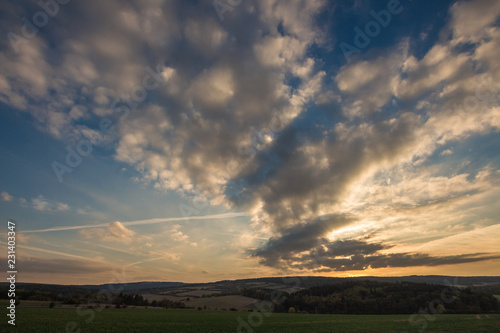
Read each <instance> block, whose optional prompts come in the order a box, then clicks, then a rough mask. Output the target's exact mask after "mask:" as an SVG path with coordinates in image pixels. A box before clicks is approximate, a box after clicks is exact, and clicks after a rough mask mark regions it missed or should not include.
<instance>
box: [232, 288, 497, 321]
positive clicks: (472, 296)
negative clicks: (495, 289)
mask: <svg viewBox="0 0 500 333" xmlns="http://www.w3.org/2000/svg"><path fill="white" fill-rule="evenodd" d="M272 292H273V291H272V290H271V289H264V288H251V289H243V290H242V292H241V293H242V295H244V296H247V297H252V298H256V299H260V300H270V299H271V293H272ZM274 293H276V291H275V292H274ZM441 299H445V300H446V302H443V301H440V302H437V303H438V305H437V306H439V307H440V308H439V312H440V313H461V314H466V313H499V312H500V308H499V302H498V300H497V299H496V298H495V297H494V296H493V295H491V294H487V293H484V292H479V291H474V290H472V289H470V288H465V289H458V288H452V287H446V286H443V285H434V284H426V283H414V282H399V283H384V282H376V281H348V282H343V283H338V284H332V285H324V286H317V287H311V288H307V289H303V290H300V291H297V292H295V293H292V294H291V295H285V297H284V302H281V304H276V305H275V311H276V312H289V311H290V310H291V309H292V308H293V311H290V312H301V313H319V314H412V313H418V312H419V311H423V309H428V308H429V304H431V302H433V301H435V300H438V301H439V300H441Z"/></svg>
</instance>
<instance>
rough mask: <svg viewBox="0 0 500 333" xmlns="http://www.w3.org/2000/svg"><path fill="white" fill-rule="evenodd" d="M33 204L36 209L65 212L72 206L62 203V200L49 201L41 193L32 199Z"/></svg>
mask: <svg viewBox="0 0 500 333" xmlns="http://www.w3.org/2000/svg"><path fill="white" fill-rule="evenodd" d="M31 205H32V207H33V208H34V209H36V210H38V211H42V212H44V211H45V212H63V211H68V210H70V209H71V208H70V207H69V205H67V204H65V203H62V202H56V201H49V200H46V199H45V198H44V197H43V195H39V196H38V197H37V198H35V199H33V200H31Z"/></svg>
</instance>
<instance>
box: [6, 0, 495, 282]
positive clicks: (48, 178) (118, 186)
mask: <svg viewBox="0 0 500 333" xmlns="http://www.w3.org/2000/svg"><path fill="white" fill-rule="evenodd" d="M0 8H1V10H0V13H1V14H0V29H1V32H2V34H1V38H0V221H2V222H1V223H2V225H3V226H2V227H1V228H0V232H1V233H2V234H1V240H0V245H1V246H2V247H4V248H5V249H6V248H7V238H6V237H7V221H8V220H9V219H10V220H13V221H15V222H16V243H17V246H16V256H17V257H16V259H17V266H18V280H19V281H22V282H39V283H61V284H97V283H108V282H126V281H129V282H132V281H182V282H208V281H218V280H225V279H239V278H255V277H268V276H284V275H321V276H338V277H345V276H402V275H430V274H439V275H451V276H470V275H500V245H499V242H498V239H499V236H500V220H499V218H500V199H499V198H500V154H499V153H500V140H499V139H500V131H499V130H500V98H499V96H500V95H499V91H500V62H499V61H498V50H499V49H500V2H499V1H496V0H470V1H462V0H460V1H450V0H443V1H433V0H420V1H411V0H400V1H397V0H388V1H369V0H356V1H325V0H227V1H226V0H216V1H209V0H199V1H196V0H191V1H180V0H127V1H118V0H109V1H108V0H107V1H97V0H91V1H80V0H57V1H56V0H42V1H41V2H38V3H37V2H35V1H24V0H20V1H19V0H16V1H14V0H8V1H2V3H1V4H0ZM6 252H7V250H5V251H3V253H4V254H2V255H0V257H1V258H0V259H1V262H2V267H4V266H6V261H7V260H6V258H5V256H6V254H5V253H6ZM4 268H5V267H4Z"/></svg>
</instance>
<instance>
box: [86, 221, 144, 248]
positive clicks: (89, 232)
mask: <svg viewBox="0 0 500 333" xmlns="http://www.w3.org/2000/svg"><path fill="white" fill-rule="evenodd" d="M79 233H80V235H82V236H84V237H85V238H97V239H99V240H102V241H108V240H111V241H120V242H125V243H128V242H130V241H132V237H133V236H134V235H135V232H134V231H132V230H130V229H128V228H127V227H125V226H124V225H123V224H122V223H120V222H119V221H115V222H111V223H110V224H109V226H108V227H107V228H96V229H83V230H80V231H79Z"/></svg>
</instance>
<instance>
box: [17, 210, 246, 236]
mask: <svg viewBox="0 0 500 333" xmlns="http://www.w3.org/2000/svg"><path fill="white" fill-rule="evenodd" d="M242 216H248V214H246V213H225V214H215V215H205V216H189V217H166V218H156V219H149V220H137V221H128V222H120V223H121V224H123V225H144V224H157V223H165V222H177V221H183V220H215V219H229V218H232V217H242ZM110 223H112V222H109V223H101V224H92V225H88V224H87V225H75V226H60V227H53V228H47V229H39V230H25V231H22V233H38V232H50V231H65V230H79V229H90V228H103V227H109V225H110Z"/></svg>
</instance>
